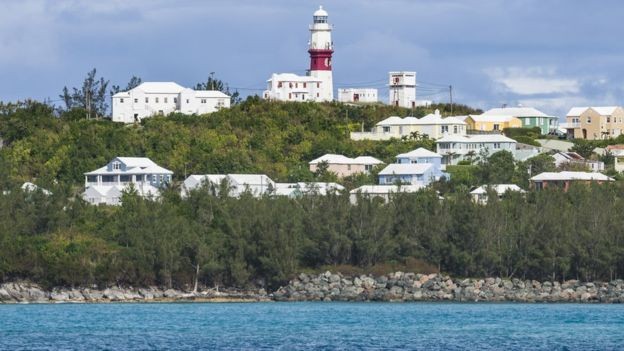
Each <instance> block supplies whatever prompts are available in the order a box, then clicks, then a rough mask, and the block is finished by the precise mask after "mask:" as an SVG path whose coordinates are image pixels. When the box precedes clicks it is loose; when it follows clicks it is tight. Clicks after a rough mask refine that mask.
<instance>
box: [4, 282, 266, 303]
mask: <svg viewBox="0 0 624 351" xmlns="http://www.w3.org/2000/svg"><path fill="white" fill-rule="evenodd" d="M270 300H271V299H270V298H269V296H268V295H267V293H266V291H265V290H264V289H259V290H235V289H226V290H222V291H218V290H215V289H209V290H204V291H198V292H184V291H180V290H175V289H161V288H158V287H149V288H122V287H112V288H107V289H104V290H98V289H89V288H81V289H69V288H57V289H52V290H51V291H45V290H43V289H42V288H41V287H40V286H39V285H37V284H32V283H27V282H21V283H5V284H2V285H0V304H2V303H107V302H259V301H270Z"/></svg>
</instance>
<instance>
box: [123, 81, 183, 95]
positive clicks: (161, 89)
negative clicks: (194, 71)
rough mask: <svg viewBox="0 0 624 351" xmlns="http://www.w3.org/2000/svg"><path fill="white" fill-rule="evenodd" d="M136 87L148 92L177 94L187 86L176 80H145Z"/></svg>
mask: <svg viewBox="0 0 624 351" xmlns="http://www.w3.org/2000/svg"><path fill="white" fill-rule="evenodd" d="M134 89H138V90H141V91H143V92H144V93H148V94H158V93H160V94H176V93H180V92H182V90H184V89H186V88H184V87H183V86H181V85H180V84H178V83H175V82H143V83H141V84H139V85H138V86H137V87H136V88H134Z"/></svg>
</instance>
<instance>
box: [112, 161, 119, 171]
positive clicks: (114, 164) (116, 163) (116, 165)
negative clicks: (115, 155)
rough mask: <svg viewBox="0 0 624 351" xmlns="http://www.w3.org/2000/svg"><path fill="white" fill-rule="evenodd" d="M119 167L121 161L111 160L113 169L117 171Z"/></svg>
mask: <svg viewBox="0 0 624 351" xmlns="http://www.w3.org/2000/svg"><path fill="white" fill-rule="evenodd" d="M120 169H121V162H113V170H114V171H118V170H120Z"/></svg>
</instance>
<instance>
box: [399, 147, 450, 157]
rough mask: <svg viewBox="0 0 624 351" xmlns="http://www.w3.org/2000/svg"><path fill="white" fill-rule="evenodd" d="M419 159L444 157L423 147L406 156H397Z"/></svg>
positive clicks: (405, 154) (407, 153)
mask: <svg viewBox="0 0 624 351" xmlns="http://www.w3.org/2000/svg"><path fill="white" fill-rule="evenodd" d="M417 157H438V158H442V155H440V154H438V153H435V152H433V151H429V150H427V149H425V148H423V147H419V148H418V149H416V150H412V151H410V152H406V153H404V154H399V155H397V158H417Z"/></svg>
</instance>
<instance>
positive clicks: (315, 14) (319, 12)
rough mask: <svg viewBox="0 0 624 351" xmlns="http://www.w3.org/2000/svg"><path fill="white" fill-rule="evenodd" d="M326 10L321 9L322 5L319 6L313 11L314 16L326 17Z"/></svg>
mask: <svg viewBox="0 0 624 351" xmlns="http://www.w3.org/2000/svg"><path fill="white" fill-rule="evenodd" d="M327 16H328V14H327V11H325V10H323V6H319V9H318V10H316V12H314V17H327Z"/></svg>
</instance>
